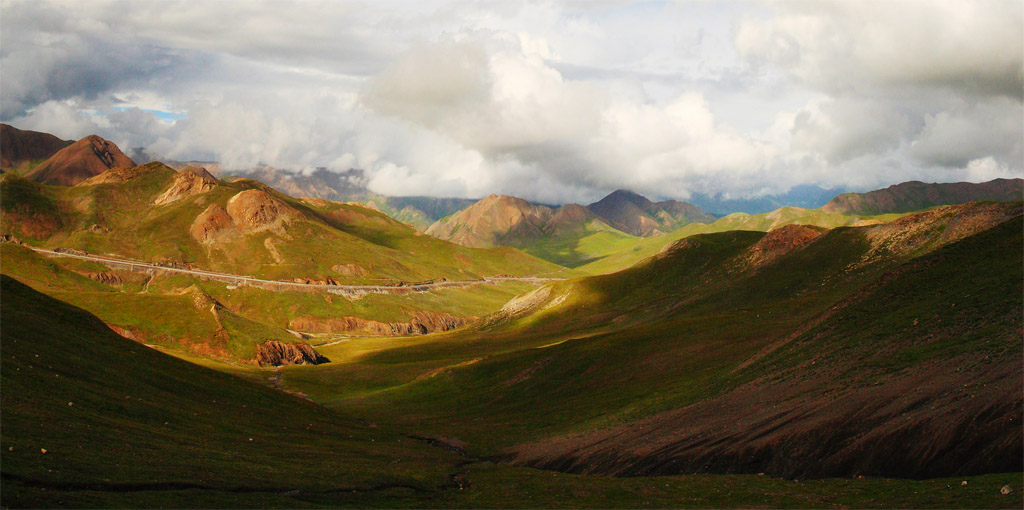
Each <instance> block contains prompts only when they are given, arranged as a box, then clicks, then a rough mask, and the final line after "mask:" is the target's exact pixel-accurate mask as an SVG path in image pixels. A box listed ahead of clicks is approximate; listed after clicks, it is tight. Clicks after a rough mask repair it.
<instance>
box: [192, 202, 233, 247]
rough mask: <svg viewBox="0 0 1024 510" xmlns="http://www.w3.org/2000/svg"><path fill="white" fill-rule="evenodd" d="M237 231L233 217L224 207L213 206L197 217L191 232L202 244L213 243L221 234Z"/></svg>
mask: <svg viewBox="0 0 1024 510" xmlns="http://www.w3.org/2000/svg"><path fill="white" fill-rule="evenodd" d="M233 231H235V228H234V223H233V222H232V221H231V216H230V215H229V214H228V212H227V211H226V210H224V208H223V207H221V206H219V205H217V204H213V205H211V206H210V207H207V208H206V210H205V211H203V212H202V213H200V214H199V216H197V217H196V219H195V221H193V222H192V227H191V229H190V230H189V232H190V233H191V234H192V238H193V239H195V240H196V241H199V242H200V243H212V242H213V241H215V240H216V238H217V236H218V235H219V234H221V233H227V232H233Z"/></svg>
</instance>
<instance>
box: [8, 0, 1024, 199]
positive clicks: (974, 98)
mask: <svg viewBox="0 0 1024 510" xmlns="http://www.w3.org/2000/svg"><path fill="white" fill-rule="evenodd" d="M0 6H2V7H0V9H2V10H0V24H2V26H0V118H2V120H3V121H4V122H7V123H11V124H13V125H14V126H16V127H19V128H22V129H33V130H39V131H46V132H51V133H54V134H56V135H59V136H61V137H63V138H68V139H77V138H80V137H82V136H85V135H87V134H91V133H96V134H99V135H101V136H104V137H106V138H109V139H111V140H113V141H114V142H115V143H117V144H118V145H119V146H120V147H121V148H122V149H127V148H131V147H146V148H147V149H148V151H149V152H150V153H151V154H155V155H160V156H162V157H165V158H171V159H201V160H217V161H220V162H222V163H223V164H224V165H226V166H227V167H229V168H247V167H251V166H254V165H257V164H260V163H263V164H268V165H272V166H275V167H279V168H288V169H296V170H303V169H305V170H309V169H312V168H315V167H327V168H329V169H335V170H345V169H348V168H362V169H364V170H366V172H367V174H368V176H369V178H370V187H371V189H373V190H374V191H377V192H381V193H385V194H390V195H435V196H461V197H480V196H483V195H486V194H488V193H492V192H497V193H507V194H513V195H518V196H523V197H526V198H529V199H534V200H540V201H544V202H548V203H553V202H571V201H576V202H584V203H586V202H589V201H592V200H594V199H597V198H600V196H602V195H603V194H604V193H606V192H608V191H611V190H614V189H616V188H628V189H632V190H635V191H638V192H641V193H644V194H646V195H648V196H652V197H660V198H680V199H685V198H686V197H687V196H688V195H689V194H690V193H691V192H711V193H714V192H723V193H726V194H728V195H729V196H752V195H759V194H764V193H779V192H784V191H786V190H787V189H789V188H790V187H792V186H794V185H797V184H818V185H822V186H826V187H834V186H842V187H845V188H850V189H862V190H863V189H873V188H878V187H884V186H887V185H889V184H893V183H897V182H902V181H906V180H911V179H917V180H924V181H939V182H949V181H960V180H966V181H975V182H977V181H982V180H989V179H993V178H996V177H1018V176H1021V175H1022V174H1024V171H1022V166H1024V163H1022V161H1024V151H1022V137H1024V134H1022V131H1024V129H1022V122H1024V108H1022V99H1024V98H1022V95H1024V71H1022V63H1024V56H1022V47H1024V29H1022V26H1024V13H1022V2H1020V1H1019V0H1010V1H983V0H970V1H957V0H929V1H908V0H885V1H876V2H873V1H865V0H857V1H841V2H830V1H796V2H714V1H706V2H681V3H676V2H649V3H631V2H618V1H601V2H598V1H595V2H523V3H517V2H511V1H496V2H458V1H454V2H425V1H415V2H414V1H404V2H389V1H369V2H365V3H364V2H354V1H320V2H304V1H294V2H282V1H273V2H256V1H251V0H247V1H194V0H183V1H178V2H172V1H167V0H161V1H142V0H130V1H99V0H76V1H69V2H50V1H44V0H30V1H24V2H22V1H2V3H0Z"/></svg>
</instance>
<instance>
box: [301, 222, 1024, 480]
mask: <svg viewBox="0 0 1024 510" xmlns="http://www.w3.org/2000/svg"><path fill="white" fill-rule="evenodd" d="M1021 214H1022V213H1021V205H1020V204H1019V203H1017V204H968V205H964V206H956V207H947V208H942V209H937V210H935V211H930V212H926V213H921V214H917V215H912V216H908V217H906V218H902V219H900V220H897V221H895V222H892V223H889V224H881V225H872V226H864V227H854V228H850V227H842V228H836V229H832V230H828V231H825V230H824V229H814V228H810V227H787V228H784V229H778V230H776V231H773V232H770V233H768V234H765V233H761V232H744V231H733V232H726V233H721V234H709V235H708V234H706V235H698V236H694V237H690V238H687V239H684V240H682V241H680V242H678V243H676V244H674V245H672V246H671V247H670V248H667V249H666V250H665V251H664V252H663V253H661V254H659V255H657V256H656V257H653V258H651V259H649V260H648V261H646V262H645V263H644V264H641V265H638V266H636V267H634V268H631V269H629V270H626V271H622V272H619V273H614V274H610V275H604V276H599V277H590V278H584V279H580V280H574V281H569V282H559V283H554V284H550V285H549V286H546V287H543V288H541V289H539V290H538V291H536V292H534V293H532V294H531V295H528V296H524V297H523V298H520V299H517V300H516V301H514V302H512V303H509V304H508V305H507V306H506V308H505V310H504V311H503V313H502V314H500V315H498V316H496V317H494V318H492V319H491V323H490V326H486V327H483V328H482V329H480V330H478V331H476V332H474V331H463V332H460V333H456V334H451V335H448V336H446V337H442V338H432V339H430V340H429V341H426V340H424V341H412V340H410V341H407V342H402V343H392V344H390V345H378V346H368V345H364V346H362V348H361V351H360V352H359V353H358V355H354V354H355V353H352V352H351V351H349V349H350V347H348V346H337V348H336V350H327V351H326V354H327V355H328V356H332V359H334V358H337V360H338V364H336V365H334V366H331V367H324V368H323V369H321V368H319V367H317V368H316V369H313V370H310V371H303V372H302V373H299V372H291V373H286V374H285V378H284V383H285V384H286V385H288V386H290V387H293V388H297V389H300V390H302V391H308V392H309V393H310V395H311V396H313V397H314V398H316V399H318V400H322V401H325V402H331V403H333V404H335V405H339V406H344V407H346V408H348V409H351V410H353V411H354V412H359V413H364V414H366V415H369V416H373V417H375V419H385V418H387V419H394V420H398V421H399V422H401V423H405V424H406V426H409V427H416V428H419V429H422V430H424V431H429V432H431V433H435V434H445V435H448V436H453V437H458V438H459V439H462V440H463V441H465V442H466V443H467V448H468V449H470V450H471V451H475V452H479V453H483V454H503V455H505V456H506V457H505V458H507V459H509V460H511V461H513V462H516V463H521V464H525V465H531V466H541V467H547V468H554V469H560V470H568V471H573V472H586V473H601V474H617V475H643V474H670V473H692V472H695V471H713V472H745V473H757V472H766V473H769V474H773V475H776V476H787V477H789V476H792V477H799V478H801V479H802V478H804V477H820V476H838V475H843V476H848V475H876V476H877V475H885V476H901V477H933V476H950V475H954V474H959V475H963V474H970V473H984V472H993V471H1018V470H1019V466H1020V464H1021V461H1022V458H1021V450H1022V448H1021V427H1020V424H1021V408H1022V406H1021V394H1022V388H1021V380H1022V375H1024V374H1022V373H1021V365H1022V354H1021V351H1020V338H1021V330H1022V319H1021V317H1022V303H1021V298H1020V296H1021V295H1022V291H1024V289H1022V287H1021V286H1022V282H1024V274H1022V266H1024V261H1022V253H1021V249H1020V246H1021V244H1022V239H1021V232H1022V230H1024V225H1022V222H1021ZM355 370H358V371H359V374H360V375H359V376H358V378H359V384H360V390H359V391H349V390H347V389H345V388H344V385H335V386H332V385H325V384H326V383H328V382H330V381H345V380H350V379H351V377H352V376H351V375H347V374H352V373H353V371H355ZM378 374H379V375H378ZM353 382H354V381H353Z"/></svg>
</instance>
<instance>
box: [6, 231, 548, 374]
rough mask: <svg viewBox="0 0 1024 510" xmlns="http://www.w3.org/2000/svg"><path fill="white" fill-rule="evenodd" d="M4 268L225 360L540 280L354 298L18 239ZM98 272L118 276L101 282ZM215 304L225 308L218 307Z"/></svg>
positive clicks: (488, 304) (502, 294)
mask: <svg viewBox="0 0 1024 510" xmlns="http://www.w3.org/2000/svg"><path fill="white" fill-rule="evenodd" d="M0 263H2V267H3V272H4V273H5V274H7V275H9V276H14V277H16V278H17V279H19V280H20V281H22V282H23V283H26V284H28V285H30V286H32V287H33V288H35V289H37V290H40V291H42V292H46V293H47V294H49V295H52V296H54V297H57V298H58V299H61V300H64V301H66V302H68V303H71V304H74V305H75V306H79V307H82V308H84V309H86V310H88V311H89V312H90V313H93V314H95V315H96V316H98V317H99V318H101V319H102V320H103V321H104V322H105V323H107V324H110V325H113V326H117V327H119V328H122V329H123V330H127V331H129V332H131V334H132V335H133V336H134V338H135V339H137V340H138V341H140V342H144V343H147V344H151V345H157V346H160V347H161V348H163V349H166V350H169V352H173V353H175V354H178V355H199V356H207V357H212V358H214V359H220V360H223V361H230V362H234V361H238V360H248V359H251V358H252V357H253V355H254V349H255V346H256V344H259V343H262V342H264V341H266V340H276V341H279V342H285V343H293V342H297V341H300V340H299V339H297V338H296V337H294V336H293V335H292V334H290V333H288V331H286V330H288V329H292V330H295V329H298V330H304V328H302V327H300V326H299V325H297V324H296V323H293V321H294V320H296V319H301V320H303V321H304V322H303V323H304V324H310V323H314V324H315V323H316V322H318V321H320V322H325V323H326V322H328V321H330V320H332V319H338V318H344V317H355V318H361V319H367V320H373V321H381V322H408V321H410V320H411V319H412V318H413V317H415V316H417V315H420V316H422V315H423V314H447V315H452V316H455V317H465V318H472V317H482V316H485V315H487V314H490V313H492V312H494V311H496V310H497V309H498V308H500V307H501V306H502V305H503V304H504V303H505V302H507V301H508V300H509V299H511V298H513V297H514V296H515V295H517V294H520V293H523V292H526V291H528V290H531V289H533V288H534V287H535V286H534V285H533V284H529V283H522V282H501V283H496V284H490V285H480V286H473V287H466V288H449V289H439V290H435V291H431V292H417V293H410V294H396V295H390V294H370V295H367V296H363V297H360V298H349V297H345V296H340V295H331V294H327V293H322V292H301V291H272V290H267V289H262V288H256V287H239V288H233V287H231V286H229V285H227V284H225V283H222V282H213V281H204V280H200V279H196V278H193V277H190V276H186V275H161V274H156V275H147V274H141V273H132V272H129V271H124V270H111V269H109V268H107V267H105V266H102V265H100V264H96V263H92V262H86V261H80V260H75V259H65V258H47V257H44V256H41V255H39V254H36V253H34V252H32V251H31V250H29V249H27V248H25V247H22V246H18V245H15V244H11V243H4V244H2V245H0ZM88 275H105V276H109V277H113V278H117V279H118V280H117V281H113V282H108V283H101V282H99V281H96V280H94V279H92V278H89V277H88ZM214 305H216V306H215V308H214V309H211V307H213V306H214ZM351 334H356V332H353V333H346V332H344V331H339V332H337V334H324V335H318V336H316V337H313V338H309V339H305V340H302V341H305V342H309V343H312V344H314V345H316V344H319V343H326V342H330V341H333V340H334V339H336V338H339V337H340V338H344V337H346V336H349V335H351Z"/></svg>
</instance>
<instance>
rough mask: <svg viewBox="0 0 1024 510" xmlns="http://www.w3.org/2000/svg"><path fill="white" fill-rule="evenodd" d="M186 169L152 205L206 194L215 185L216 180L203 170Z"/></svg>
mask: <svg viewBox="0 0 1024 510" xmlns="http://www.w3.org/2000/svg"><path fill="white" fill-rule="evenodd" d="M187 168H188V169H187V170H185V171H183V172H182V173H180V174H178V175H177V176H175V178H174V182H173V183H172V184H171V187H170V188H167V191H164V192H163V194H161V195H160V196H159V197H157V198H156V200H154V201H153V203H154V204H156V205H163V204H169V203H171V202H174V201H177V200H181V199H182V198H185V197H190V196H193V195H199V194H202V193H206V192H207V191H210V190H212V189H213V188H214V187H215V186H216V185H217V179H214V178H213V176H212V175H210V172H207V171H206V170H205V169H203V168H199V169H198V171H197V170H195V167H187Z"/></svg>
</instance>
